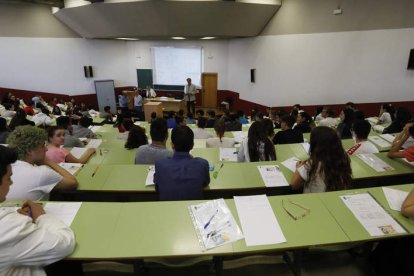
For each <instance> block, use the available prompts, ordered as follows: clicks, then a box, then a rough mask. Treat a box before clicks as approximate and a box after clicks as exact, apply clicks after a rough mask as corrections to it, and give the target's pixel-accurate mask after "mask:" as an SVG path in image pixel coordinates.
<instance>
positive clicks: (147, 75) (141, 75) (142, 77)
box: [137, 69, 153, 89]
mask: <svg viewBox="0 0 414 276" xmlns="http://www.w3.org/2000/svg"><path fill="white" fill-rule="evenodd" d="M137 79H138V88H142V89H144V88H146V87H147V85H150V86H151V87H152V85H153V81H152V69H137Z"/></svg>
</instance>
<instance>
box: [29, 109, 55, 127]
mask: <svg viewBox="0 0 414 276" xmlns="http://www.w3.org/2000/svg"><path fill="white" fill-rule="evenodd" d="M32 121H33V122H35V125H43V126H50V125H51V124H52V123H54V122H55V119H54V118H52V117H51V115H50V111H49V109H47V107H44V106H41V108H40V112H39V113H37V114H36V115H34V116H33V118H32Z"/></svg>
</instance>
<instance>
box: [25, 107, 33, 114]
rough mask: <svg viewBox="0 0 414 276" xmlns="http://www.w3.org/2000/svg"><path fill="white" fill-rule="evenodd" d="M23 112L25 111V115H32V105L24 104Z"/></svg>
mask: <svg viewBox="0 0 414 276" xmlns="http://www.w3.org/2000/svg"><path fill="white" fill-rule="evenodd" d="M24 112H26V114H27V115H30V116H33V115H34V110H33V107H31V106H26V107H25V108H24Z"/></svg>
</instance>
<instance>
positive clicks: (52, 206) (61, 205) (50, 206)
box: [44, 202, 82, 226]
mask: <svg viewBox="0 0 414 276" xmlns="http://www.w3.org/2000/svg"><path fill="white" fill-rule="evenodd" d="M81 206H82V202H48V203H46V206H45V208H44V209H45V212H46V214H51V215H54V216H55V217H57V218H59V219H60V220H61V221H63V222H64V223H65V224H66V225H67V226H70V225H71V224H72V222H73V220H74V219H75V217H76V214H77V213H78V211H79V209H80V207H81Z"/></svg>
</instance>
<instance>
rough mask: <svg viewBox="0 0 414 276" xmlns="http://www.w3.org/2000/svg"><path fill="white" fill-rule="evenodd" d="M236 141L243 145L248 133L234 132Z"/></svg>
mask: <svg viewBox="0 0 414 276" xmlns="http://www.w3.org/2000/svg"><path fill="white" fill-rule="evenodd" d="M231 133H232V134H233V137H234V140H235V141H236V142H237V143H241V142H242V141H243V140H244V139H245V138H246V137H247V131H232V132H231Z"/></svg>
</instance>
